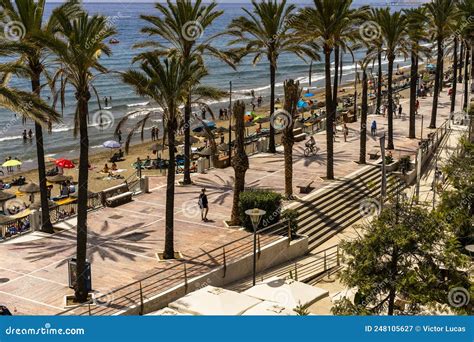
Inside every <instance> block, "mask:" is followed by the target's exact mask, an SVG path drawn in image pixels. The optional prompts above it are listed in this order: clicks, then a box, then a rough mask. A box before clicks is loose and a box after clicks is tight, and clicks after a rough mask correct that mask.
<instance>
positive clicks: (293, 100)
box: [281, 80, 302, 199]
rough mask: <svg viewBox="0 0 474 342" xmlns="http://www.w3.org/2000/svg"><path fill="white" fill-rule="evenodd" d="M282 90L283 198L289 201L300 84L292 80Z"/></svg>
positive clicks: (291, 186) (291, 188)
mask: <svg viewBox="0 0 474 342" xmlns="http://www.w3.org/2000/svg"><path fill="white" fill-rule="evenodd" d="M283 89H284V91H285V103H284V106H283V108H284V110H285V112H282V113H281V114H282V115H285V116H286V117H282V118H281V119H283V120H284V123H285V127H284V128H283V138H282V144H283V149H284V154H285V196H286V197H287V198H288V199H291V198H292V196H293V145H294V143H295V139H294V136H293V127H294V122H295V120H296V118H297V116H298V101H299V99H300V98H301V91H302V89H301V88H300V83H299V82H298V81H297V82H295V81H294V80H288V81H286V82H285V84H284V86H283Z"/></svg>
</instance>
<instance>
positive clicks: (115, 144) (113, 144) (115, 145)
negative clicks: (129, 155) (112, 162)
mask: <svg viewBox="0 0 474 342" xmlns="http://www.w3.org/2000/svg"><path fill="white" fill-rule="evenodd" d="M102 146H104V147H105V148H111V149H112V148H120V147H121V146H122V144H120V143H119V142H117V141H114V140H107V141H106V142H104V143H103V144H102Z"/></svg>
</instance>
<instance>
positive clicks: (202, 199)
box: [198, 188, 209, 222]
mask: <svg viewBox="0 0 474 342" xmlns="http://www.w3.org/2000/svg"><path fill="white" fill-rule="evenodd" d="M198 204H199V208H200V209H201V220H202V221H204V222H207V221H208V219H207V213H208V212H209V203H208V201H207V195H206V189H205V188H203V189H202V190H201V194H200V195H199V200H198Z"/></svg>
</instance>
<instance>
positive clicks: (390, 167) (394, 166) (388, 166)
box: [377, 160, 400, 172]
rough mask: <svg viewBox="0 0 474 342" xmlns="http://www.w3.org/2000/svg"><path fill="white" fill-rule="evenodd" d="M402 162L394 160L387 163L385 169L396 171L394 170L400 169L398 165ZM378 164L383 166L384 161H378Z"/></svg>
mask: <svg viewBox="0 0 474 342" xmlns="http://www.w3.org/2000/svg"><path fill="white" fill-rule="evenodd" d="M399 164H400V162H399V161H398V160H397V161H394V162H392V163H390V164H385V171H387V172H394V171H397V170H398V165H399ZM377 166H378V167H380V168H382V162H380V163H377Z"/></svg>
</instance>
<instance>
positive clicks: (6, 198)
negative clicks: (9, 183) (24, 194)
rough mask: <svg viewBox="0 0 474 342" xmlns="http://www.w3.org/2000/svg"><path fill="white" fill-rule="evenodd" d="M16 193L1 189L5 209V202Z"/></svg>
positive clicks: (1, 200)
mask: <svg viewBox="0 0 474 342" xmlns="http://www.w3.org/2000/svg"><path fill="white" fill-rule="evenodd" d="M15 197H16V195H15V194H12V193H11V192H7V191H3V190H2V191H0V203H2V210H3V211H5V203H6V201H8V200H11V199H12V198H15Z"/></svg>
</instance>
